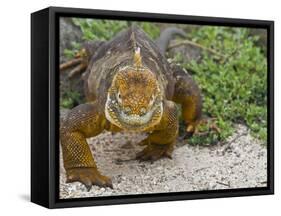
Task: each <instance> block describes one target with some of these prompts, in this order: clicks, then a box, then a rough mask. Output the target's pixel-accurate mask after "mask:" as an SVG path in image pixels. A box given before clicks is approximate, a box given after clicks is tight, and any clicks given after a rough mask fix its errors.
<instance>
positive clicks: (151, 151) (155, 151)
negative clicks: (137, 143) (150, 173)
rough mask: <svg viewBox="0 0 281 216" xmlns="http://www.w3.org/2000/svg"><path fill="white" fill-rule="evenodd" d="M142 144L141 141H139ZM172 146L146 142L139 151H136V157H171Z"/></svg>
mask: <svg viewBox="0 0 281 216" xmlns="http://www.w3.org/2000/svg"><path fill="white" fill-rule="evenodd" d="M141 145H143V142H142V143H141ZM172 152H173V146H172V145H169V144H162V145H161V144H148V145H147V146H146V147H145V148H144V149H143V150H142V151H141V152H139V153H137V156H136V159H138V160H140V161H152V162H153V161H156V160H158V159H160V158H161V157H167V158H170V159H172Z"/></svg>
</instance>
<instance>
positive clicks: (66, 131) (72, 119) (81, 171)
mask: <svg viewBox="0 0 281 216" xmlns="http://www.w3.org/2000/svg"><path fill="white" fill-rule="evenodd" d="M98 107H99V106H98V102H94V103H92V104H82V105H79V106H77V107H75V108H74V109H72V110H71V111H70V113H69V114H68V116H67V117H66V118H65V120H63V121H62V123H61V128H60V139H61V147H62V153H63V161H64V168H65V170H66V175H67V182H74V181H79V182H81V183H83V184H84V185H85V186H86V188H87V190H88V191H89V190H90V189H91V187H92V185H98V186H102V187H106V186H108V187H111V188H112V183H111V180H110V178H108V177H106V176H103V175H101V174H100V172H99V171H98V169H97V166H96V163H95V161H94V158H93V156H92V153H91V151H90V148H89V145H88V143H87V141H86V138H88V137H93V136H96V135H98V134H99V133H101V132H102V131H103V129H104V127H105V124H106V120H105V116H104V114H103V112H101V111H100V110H99V109H98Z"/></svg>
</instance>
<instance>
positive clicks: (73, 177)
mask: <svg viewBox="0 0 281 216" xmlns="http://www.w3.org/2000/svg"><path fill="white" fill-rule="evenodd" d="M75 181H79V182H81V183H82V184H84V185H85V187H86V188H87V190H88V191H90V189H91V188H92V185H97V186H100V187H110V188H112V189H113V185H112V182H111V179H110V178H109V177H107V176H103V175H101V174H100V173H99V171H98V170H97V168H94V167H78V168H71V169H68V170H67V180H66V183H71V182H75Z"/></svg>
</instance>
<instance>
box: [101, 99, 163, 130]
mask: <svg viewBox="0 0 281 216" xmlns="http://www.w3.org/2000/svg"><path fill="white" fill-rule="evenodd" d="M110 104H111V101H110V100H108V101H107V103H106V106H105V116H106V118H107V120H109V121H110V122H111V123H112V124H114V125H116V126H118V127H120V128H122V129H124V130H128V131H144V130H146V129H148V128H151V127H153V126H155V125H156V124H158V123H159V122H160V120H161V117H162V113H163V103H162V102H161V103H160V104H157V105H155V106H153V107H152V108H151V109H150V110H149V111H148V112H147V113H146V114H144V115H142V116H141V115H137V114H131V115H128V114H125V113H124V112H123V111H119V109H117V108H116V103H114V104H115V106H110Z"/></svg>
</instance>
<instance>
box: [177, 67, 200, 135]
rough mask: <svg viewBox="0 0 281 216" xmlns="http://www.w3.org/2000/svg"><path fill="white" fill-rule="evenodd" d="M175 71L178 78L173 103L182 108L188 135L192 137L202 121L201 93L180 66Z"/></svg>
mask: <svg viewBox="0 0 281 216" xmlns="http://www.w3.org/2000/svg"><path fill="white" fill-rule="evenodd" d="M173 70H174V77H175V78H176V84H175V91H174V96H173V101H175V102H176V103H179V104H181V106H182V116H183V119H184V121H185V123H186V125H187V127H186V131H187V135H189V136H190V135H192V134H193V133H194V132H195V130H196V126H197V125H198V124H199V123H200V121H201V112H202V96H201V91H200V89H199V87H198V86H197V84H196V83H195V81H194V80H193V79H192V77H191V76H190V75H189V74H188V73H187V72H185V71H184V70H182V69H181V68H179V67H178V66H174V67H173Z"/></svg>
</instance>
